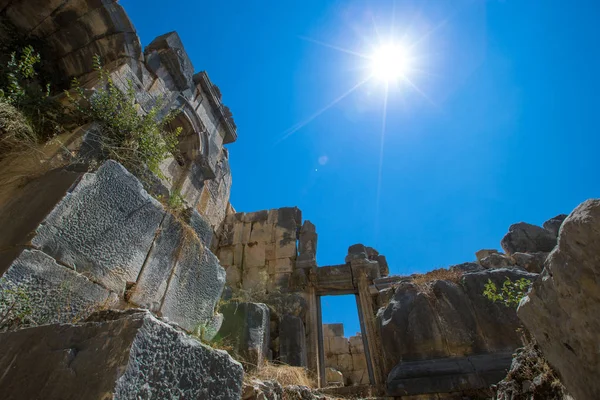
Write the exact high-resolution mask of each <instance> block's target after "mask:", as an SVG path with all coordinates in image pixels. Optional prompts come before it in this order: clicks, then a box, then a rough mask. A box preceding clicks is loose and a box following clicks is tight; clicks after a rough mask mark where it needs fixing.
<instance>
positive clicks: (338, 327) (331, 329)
mask: <svg viewBox="0 0 600 400" xmlns="http://www.w3.org/2000/svg"><path fill="white" fill-rule="evenodd" d="M335 336H340V337H343V336H344V324H323V337H324V338H326V337H327V338H328V337H335Z"/></svg>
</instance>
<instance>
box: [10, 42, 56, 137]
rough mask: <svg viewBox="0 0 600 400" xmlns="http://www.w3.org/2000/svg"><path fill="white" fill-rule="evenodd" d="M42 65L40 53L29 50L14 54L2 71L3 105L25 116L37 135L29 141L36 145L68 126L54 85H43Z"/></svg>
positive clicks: (14, 134)
mask: <svg viewBox="0 0 600 400" xmlns="http://www.w3.org/2000/svg"><path fill="white" fill-rule="evenodd" d="M40 62H41V57H40V55H39V53H37V52H36V51H35V50H34V49H33V47H32V46H26V47H24V48H23V49H21V50H19V51H14V52H13V53H12V54H11V57H10V60H9V61H8V63H7V64H6V66H2V68H0V72H1V73H0V102H1V103H5V104H9V105H11V106H13V107H14V108H16V109H17V110H19V111H20V112H21V113H22V115H23V117H24V118H25V119H26V120H27V125H29V126H30V127H31V130H32V133H33V136H31V135H28V136H27V138H26V139H34V140H33V141H34V142H36V143H42V142H44V141H46V140H48V139H49V138H51V137H53V136H54V135H56V134H57V133H59V132H61V131H62V125H63V123H64V122H65V113H64V108H63V107H62V106H61V105H60V103H58V102H57V101H56V100H55V99H53V98H52V97H50V84H49V83H43V82H40V81H39V76H38V68H39V64H40ZM3 131H4V132H3V133H5V132H6V130H5V129H3ZM9 133H13V137H14V138H19V137H22V135H21V134H20V133H19V132H9ZM3 136H4V135H3Z"/></svg>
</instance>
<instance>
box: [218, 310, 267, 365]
mask: <svg viewBox="0 0 600 400" xmlns="http://www.w3.org/2000/svg"><path fill="white" fill-rule="evenodd" d="M220 312H222V313H223V316H224V320H223V324H222V325H221V329H220V330H219V332H218V333H217V336H216V338H217V340H224V341H226V342H227V343H230V344H232V345H233V346H234V349H235V350H236V352H237V353H238V354H239V355H240V356H241V357H242V358H243V359H244V361H245V362H246V363H247V365H248V367H249V368H250V369H252V368H256V367H260V366H262V365H263V363H264V361H265V359H266V358H267V355H268V352H269V343H270V326H269V321H270V315H269V308H268V307H267V306H266V305H264V304H261V303H238V302H231V303H227V304H225V305H223V306H221V308H220Z"/></svg>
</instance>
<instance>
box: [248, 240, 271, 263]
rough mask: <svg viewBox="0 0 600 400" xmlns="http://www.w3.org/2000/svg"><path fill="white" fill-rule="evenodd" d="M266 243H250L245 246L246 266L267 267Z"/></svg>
mask: <svg viewBox="0 0 600 400" xmlns="http://www.w3.org/2000/svg"><path fill="white" fill-rule="evenodd" d="M266 265H267V260H266V259H265V245H264V244H262V243H250V244H247V245H246V246H245V247H244V268H255V267H265V266H266Z"/></svg>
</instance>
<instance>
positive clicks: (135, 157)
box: [67, 56, 181, 177]
mask: <svg viewBox="0 0 600 400" xmlns="http://www.w3.org/2000/svg"><path fill="white" fill-rule="evenodd" d="M94 69H95V70H96V71H97V72H98V73H99V76H100V82H101V84H100V87H99V88H98V89H97V90H96V91H94V92H93V93H92V94H90V93H89V92H88V91H86V90H85V89H83V88H82V87H81V85H80V84H79V82H78V81H77V80H74V81H73V88H74V89H75V92H76V93H77V94H78V95H79V97H80V98H74V97H72V96H71V95H70V94H69V93H68V92H67V96H68V97H69V99H70V100H71V104H72V105H73V107H74V110H75V112H76V113H77V114H78V116H79V117H80V118H81V119H82V120H83V121H85V122H92V121H95V122H97V123H98V124H99V125H100V131H101V133H100V134H99V135H98V137H96V138H93V139H94V140H96V141H97V142H98V143H99V144H100V149H101V153H102V154H101V157H103V158H106V159H108V158H110V159H114V160H116V161H118V162H120V163H121V164H123V165H124V166H125V167H126V168H127V169H129V170H130V171H132V172H134V173H136V172H140V168H141V167H142V166H144V165H145V166H147V167H148V168H149V169H150V171H152V172H153V173H154V174H156V175H158V176H159V177H162V174H161V172H160V170H159V165H160V163H161V162H162V161H163V160H164V159H165V158H167V157H168V156H169V155H170V154H173V153H175V152H176V151H177V148H178V139H177V138H178V136H179V134H180V132H181V128H179V129H177V130H175V131H169V130H168V129H166V126H167V125H168V124H169V123H170V122H171V121H172V120H173V119H174V118H175V117H176V116H177V113H178V112H179V110H175V111H173V112H170V113H169V114H168V115H166V116H164V117H160V116H159V113H160V111H161V110H162V108H163V105H164V104H163V101H162V100H160V99H159V101H158V102H157V104H155V105H154V107H152V108H151V109H150V111H149V112H148V113H147V114H142V113H140V112H139V109H138V105H137V104H136V101H135V89H134V87H133V83H132V82H131V81H129V82H128V88H127V90H126V91H122V90H120V89H119V88H118V87H117V86H116V85H115V83H114V82H113V80H112V78H111V77H110V74H109V73H108V71H106V70H105V69H104V68H103V67H102V63H101V61H100V57H98V56H95V57H94ZM142 168H143V167H142Z"/></svg>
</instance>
